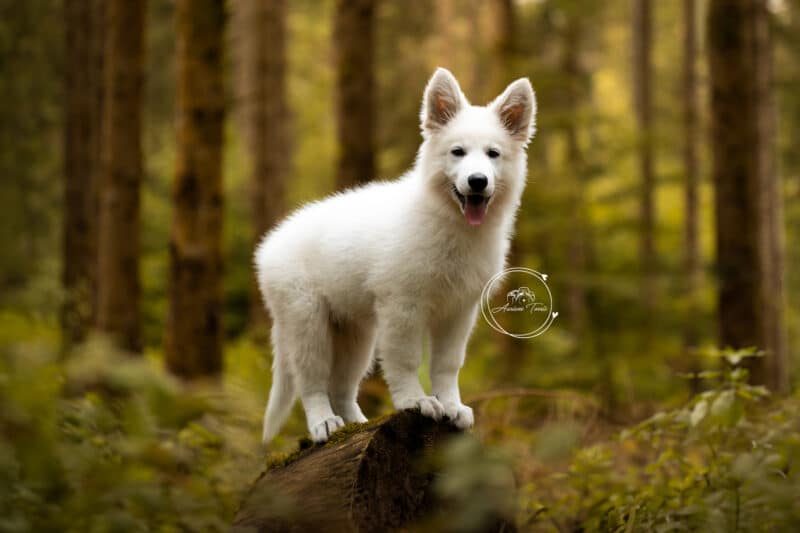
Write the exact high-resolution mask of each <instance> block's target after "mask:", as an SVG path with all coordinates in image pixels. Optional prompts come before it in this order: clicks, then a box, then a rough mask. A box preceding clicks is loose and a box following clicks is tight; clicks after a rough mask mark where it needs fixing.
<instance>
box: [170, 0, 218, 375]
mask: <svg viewBox="0 0 800 533" xmlns="http://www.w3.org/2000/svg"><path fill="white" fill-rule="evenodd" d="M176 7H177V9H176V31H177V36H178V46H177V67H178V78H177V89H178V140H177V144H178V154H177V162H176V172H175V182H174V184H173V189H172V201H173V205H174V214H173V220H172V230H171V234H170V243H169V255H170V270H169V293H168V294H169V312H168V315H167V331H166V338H165V352H166V361H167V367H168V368H169V369H170V371H171V372H173V373H174V374H176V375H178V376H181V377H185V378H194V377H201V376H216V375H218V374H219V373H220V371H221V370H222V309H221V307H222V252H221V245H222V202H223V196H222V143H223V130H222V128H223V122H224V117H225V94H224V88H223V72H222V64H223V33H224V25H225V2H224V0H179V1H178V2H177V4H176Z"/></svg>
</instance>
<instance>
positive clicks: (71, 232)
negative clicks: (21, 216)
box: [61, 0, 105, 347]
mask: <svg viewBox="0 0 800 533" xmlns="http://www.w3.org/2000/svg"><path fill="white" fill-rule="evenodd" d="M104 5H105V4H104V3H102V2H100V1H99V0H75V1H70V2H64V14H65V22H66V31H65V37H66V42H65V45H66V55H67V58H66V64H67V67H66V69H65V73H66V78H65V87H64V111H65V114H64V139H63V141H64V235H63V242H62V246H63V248H62V254H63V256H62V261H63V266H62V286H63V288H64V301H63V304H62V308H61V328H62V330H63V333H64V335H63V339H64V345H65V347H68V346H70V345H72V344H75V343H79V342H82V341H83V340H85V338H86V336H87V334H88V333H89V330H90V328H91V327H92V325H93V323H94V319H95V307H96V293H97V214H98V200H97V196H98V191H97V189H98V187H97V182H98V179H99V171H100V155H99V154H100V151H99V150H98V146H99V142H100V139H101V138H102V136H101V134H100V128H101V124H102V122H101V117H102V87H103V77H102V75H103V70H102V58H103V48H104V42H103V28H104V26H105V19H104V17H103V16H102V15H103V14H104V10H103V9H101V8H102V7H104Z"/></svg>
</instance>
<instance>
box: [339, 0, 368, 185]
mask: <svg viewBox="0 0 800 533" xmlns="http://www.w3.org/2000/svg"><path fill="white" fill-rule="evenodd" d="M374 31H375V0H337V2H336V12H335V15H334V29H333V40H334V48H335V52H336V120H337V138H338V143H339V158H338V163H337V168H336V181H337V185H338V187H339V188H345V187H352V186H354V185H359V184H362V183H366V182H368V181H370V180H372V179H373V178H374V177H375V172H376V162H375V159H376V156H375V153H376V148H375V145H376V142H375V116H376V112H375V87H376V84H375V65H374V48H375V36H374V35H375V34H374Z"/></svg>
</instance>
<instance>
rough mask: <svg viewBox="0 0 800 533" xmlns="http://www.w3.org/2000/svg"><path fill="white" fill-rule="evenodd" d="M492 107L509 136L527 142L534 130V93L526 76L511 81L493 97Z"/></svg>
mask: <svg viewBox="0 0 800 533" xmlns="http://www.w3.org/2000/svg"><path fill="white" fill-rule="evenodd" d="M491 107H492V109H494V110H495V112H496V113H497V114H498V116H499V117H500V122H501V123H502V124H503V126H504V127H505V128H506V130H508V133H510V134H511V136H512V137H513V138H514V139H516V140H518V141H521V142H528V141H529V140H530V139H531V137H533V134H534V132H535V131H536V95H534V94H533V87H531V82H530V80H528V78H520V79H518V80H517V81H514V82H512V83H511V84H510V85H509V86H508V87H506V90H505V91H503V94H501V95H500V96H498V97H497V98H495V100H494V102H492V104H491Z"/></svg>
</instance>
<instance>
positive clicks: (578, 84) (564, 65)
mask: <svg viewBox="0 0 800 533" xmlns="http://www.w3.org/2000/svg"><path fill="white" fill-rule="evenodd" d="M567 17H568V18H567V21H566V23H565V28H564V30H563V37H562V38H563V42H562V58H561V73H562V75H563V76H564V79H565V81H566V83H565V87H564V93H563V98H564V109H563V110H562V112H563V113H564V114H565V117H564V137H565V141H566V156H567V161H566V166H567V167H568V168H569V173H570V175H571V177H572V184H571V189H572V190H571V191H570V206H571V207H570V209H571V210H572V213H573V216H571V217H570V225H571V227H570V232H569V238H568V243H567V246H568V250H567V256H568V257H569V263H570V268H571V272H570V275H568V276H567V280H566V283H567V301H566V303H567V313H568V315H569V317H568V320H569V323H570V327H571V329H572V334H573V336H574V337H575V338H576V339H582V338H583V332H584V331H585V329H586V324H587V308H586V286H585V278H586V261H587V252H586V248H587V243H586V239H587V233H588V221H587V220H586V207H585V202H586V199H585V188H586V184H585V182H584V179H585V169H584V164H583V152H582V150H581V147H580V143H579V139H578V110H579V108H580V106H581V104H582V99H583V98H584V96H585V95H584V93H585V91H584V90H583V85H584V73H583V72H582V69H581V65H580V50H581V43H582V38H583V30H582V28H581V21H580V19H579V17H578V16H576V15H575V14H570V15H568V16H567ZM578 344H580V343H578Z"/></svg>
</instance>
